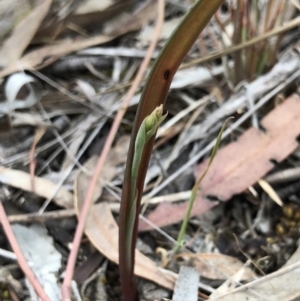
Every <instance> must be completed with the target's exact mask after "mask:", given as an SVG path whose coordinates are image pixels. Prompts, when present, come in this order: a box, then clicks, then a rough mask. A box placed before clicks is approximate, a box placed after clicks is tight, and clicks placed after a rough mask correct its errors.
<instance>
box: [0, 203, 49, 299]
mask: <svg viewBox="0 0 300 301" xmlns="http://www.w3.org/2000/svg"><path fill="white" fill-rule="evenodd" d="M0 220H1V223H2V226H3V230H4V232H5V235H6V237H7V239H8V241H9V243H10V245H11V247H12V249H13V251H14V253H15V254H16V257H17V260H18V263H19V265H20V267H21V269H22V271H23V272H24V274H25V275H26V277H27V278H28V280H29V281H30V283H31V285H32V286H33V288H34V289H35V291H36V293H37V294H38V296H39V297H40V298H41V300H42V301H51V300H50V298H49V297H48V296H47V295H46V293H45V291H44V289H43V287H42V285H41V284H40V282H39V281H38V279H37V278H36V276H35V275H34V273H33V271H32V270H31V269H30V267H29V265H28V263H27V261H26V259H25V257H24V255H23V253H22V250H21V248H20V246H19V244H18V242H17V239H16V237H15V235H14V233H13V230H12V228H11V226H10V223H9V221H8V219H7V216H6V213H5V210H4V208H3V205H2V202H1V201H0Z"/></svg>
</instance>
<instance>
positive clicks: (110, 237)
mask: <svg viewBox="0 0 300 301" xmlns="http://www.w3.org/2000/svg"><path fill="white" fill-rule="evenodd" d="M75 199H76V200H77V202H78V207H79V208H80V207H81V205H82V200H79V199H77V197H75ZM78 213H79V212H78ZM78 213H77V214H78ZM85 234H86V235H87V237H88V238H89V240H90V241H91V242H92V244H93V245H94V247H95V248H96V249H97V250H98V251H99V252H101V253H102V254H103V255H104V256H105V257H107V258H108V259H109V260H111V261H113V262H115V263H116V264H118V262H119V248H118V241H119V238H118V235H119V229H118V225H117V224H116V222H115V220H114V218H113V216H112V213H111V210H110V208H109V205H108V204H107V203H106V202H102V203H100V204H97V205H94V206H92V207H91V208H90V211H89V213H88V217H87V220H86V225H85ZM135 260H136V262H135V269H134V273H135V275H137V276H140V277H142V278H145V279H148V280H150V281H153V282H155V283H157V284H159V285H161V286H163V287H165V288H168V289H170V290H172V289H173V287H174V284H175V281H176V278H177V275H176V274H175V273H173V272H171V271H168V270H165V269H163V268H160V267H158V266H157V265H156V263H155V262H154V261H152V260H151V259H149V258H148V257H146V256H145V255H143V254H142V253H140V252H139V251H137V250H136V253H135Z"/></svg>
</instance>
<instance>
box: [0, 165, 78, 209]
mask: <svg viewBox="0 0 300 301" xmlns="http://www.w3.org/2000/svg"><path fill="white" fill-rule="evenodd" d="M0 182H1V183H3V184H6V185H10V186H13V187H15V188H19V189H22V190H25V191H28V192H32V193H35V194H37V195H39V196H41V197H44V198H45V199H48V198H51V197H52V194H53V191H54V190H55V189H56V186H57V185H56V184H55V183H53V182H51V181H49V180H46V179H43V178H40V177H34V187H35V190H34V191H32V182H31V177H30V174H29V173H27V172H24V171H20V170H14V169H10V168H5V167H2V166H0ZM53 201H54V202H55V203H56V204H58V205H59V206H62V207H65V208H73V194H72V193H71V192H69V191H68V190H65V189H64V188H60V189H59V191H58V192H57V194H56V196H54V198H53Z"/></svg>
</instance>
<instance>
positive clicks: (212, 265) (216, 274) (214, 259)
mask: <svg viewBox="0 0 300 301" xmlns="http://www.w3.org/2000/svg"><path fill="white" fill-rule="evenodd" d="M179 256H180V257H183V258H186V259H187V261H188V265H189V266H192V267H194V268H195V269H196V270H197V271H198V273H199V274H200V276H202V277H205V278H209V279H213V280H224V279H227V278H228V277H231V276H232V275H234V274H235V273H237V272H238V271H239V270H240V269H243V268H244V264H243V263H242V262H241V261H239V260H238V259H237V258H235V257H232V256H228V255H223V254H215V253H198V254H188V253H181V254H179ZM254 278H256V275H255V273H254V272H253V271H252V270H251V269H250V268H246V269H245V273H244V275H243V277H242V280H243V281H246V280H251V279H254Z"/></svg>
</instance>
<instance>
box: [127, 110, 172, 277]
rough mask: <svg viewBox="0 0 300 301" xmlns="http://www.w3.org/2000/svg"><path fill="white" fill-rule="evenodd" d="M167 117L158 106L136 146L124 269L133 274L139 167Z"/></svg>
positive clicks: (144, 127)
mask: <svg viewBox="0 0 300 301" xmlns="http://www.w3.org/2000/svg"><path fill="white" fill-rule="evenodd" d="M166 117H167V114H165V115H163V105H160V106H158V107H157V108H155V109H154V111H153V112H152V113H151V114H150V115H149V116H147V117H146V118H145V119H144V120H143V122H142V124H141V126H140V128H139V130H138V133H137V136H136V140H135V146H134V155H133V161H132V169H131V179H130V187H131V195H130V202H129V206H128V211H127V213H126V219H125V224H124V226H125V229H124V230H125V242H126V247H125V250H124V255H125V258H126V259H125V262H124V267H125V268H126V270H127V271H130V272H132V268H133V265H134V255H133V254H134V240H133V237H134V226H135V224H136V219H137V217H138V214H137V205H138V204H137V195H138V190H137V188H136V182H137V177H138V172H139V167H140V163H141V158H142V155H143V151H144V148H145V145H146V143H147V142H148V141H149V139H150V138H151V137H152V136H154V135H155V133H156V131H157V128H158V127H159V125H160V124H161V123H162V122H163V121H164V119H165V118H166Z"/></svg>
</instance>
